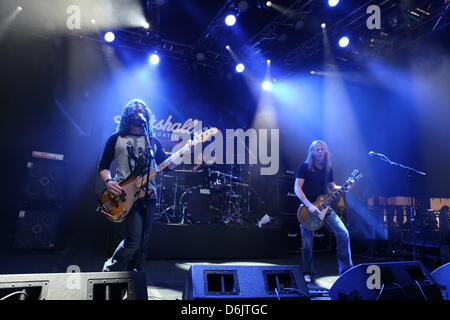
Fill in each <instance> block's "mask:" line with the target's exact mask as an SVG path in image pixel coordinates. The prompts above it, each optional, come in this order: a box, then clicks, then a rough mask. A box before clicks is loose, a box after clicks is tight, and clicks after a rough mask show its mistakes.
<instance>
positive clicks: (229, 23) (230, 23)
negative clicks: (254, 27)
mask: <svg viewBox="0 0 450 320" xmlns="http://www.w3.org/2000/svg"><path fill="white" fill-rule="evenodd" d="M225 24H226V25H227V26H229V27H231V26H234V25H235V24H236V16H235V15H234V14H229V15H227V16H226V17H225Z"/></svg>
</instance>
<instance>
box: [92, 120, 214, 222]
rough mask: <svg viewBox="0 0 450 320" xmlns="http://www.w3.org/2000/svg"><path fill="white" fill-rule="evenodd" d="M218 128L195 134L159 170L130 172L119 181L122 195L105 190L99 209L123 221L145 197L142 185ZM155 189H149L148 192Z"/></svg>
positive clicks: (107, 216)
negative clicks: (114, 194) (142, 173)
mask: <svg viewBox="0 0 450 320" xmlns="http://www.w3.org/2000/svg"><path fill="white" fill-rule="evenodd" d="M217 132H218V129H217V128H210V129H207V130H205V131H203V132H202V133H199V134H197V135H195V136H194V138H193V139H191V140H189V141H188V142H187V143H186V145H185V146H183V147H182V148H181V149H180V150H178V151H177V152H175V153H173V154H172V155H171V156H170V157H168V158H167V159H166V160H164V161H163V162H161V163H160V164H159V165H158V169H157V170H151V171H150V172H149V173H148V174H144V175H143V176H141V175H140V174H139V173H138V172H134V173H132V174H130V175H129V176H128V177H127V178H126V179H125V180H123V181H122V182H120V183H119V185H120V186H121V187H122V189H123V190H124V191H123V192H122V193H121V194H120V195H118V196H113V195H111V194H110V193H109V192H108V190H106V189H105V190H103V192H102V193H101V195H100V197H99V199H98V208H97V211H99V212H100V213H102V214H104V215H105V217H106V218H107V219H108V220H111V221H113V222H122V221H123V220H125V218H126V217H127V216H128V214H129V213H130V211H131V209H132V207H133V205H134V203H135V202H136V200H138V199H140V198H143V197H144V196H145V195H146V193H145V191H144V190H142V187H143V186H145V185H146V184H147V179H152V178H153V177H155V176H156V175H157V174H158V173H160V172H161V171H163V170H164V169H165V168H166V167H167V166H168V165H169V164H170V163H171V162H173V160H175V159H177V158H180V157H181V156H182V155H183V154H185V153H188V152H190V151H191V147H192V146H194V145H196V144H198V143H203V142H205V141H207V140H208V139H209V138H210V137H211V136H213V135H215V134H217ZM152 192H153V190H152V189H149V190H148V194H150V195H151V194H152Z"/></svg>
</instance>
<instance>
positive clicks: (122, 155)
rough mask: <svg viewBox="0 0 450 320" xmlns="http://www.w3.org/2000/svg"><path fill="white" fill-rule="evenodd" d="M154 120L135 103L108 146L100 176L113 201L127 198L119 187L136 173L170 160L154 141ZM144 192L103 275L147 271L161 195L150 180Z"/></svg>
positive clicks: (142, 104)
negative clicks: (151, 234)
mask: <svg viewBox="0 0 450 320" xmlns="http://www.w3.org/2000/svg"><path fill="white" fill-rule="evenodd" d="M150 117H151V112H150V109H149V108H148V107H147V106H146V104H145V102H144V101H142V100H138V99H134V100H131V101H130V102H128V103H127V105H126V106H125V108H124V109H123V112H122V118H121V120H120V123H119V126H118V128H117V133H115V134H113V135H112V136H111V137H109V139H108V141H107V142H106V145H105V148H104V151H103V154H102V157H101V160H100V163H99V166H98V173H99V177H100V179H102V181H103V182H104V183H105V187H106V190H107V192H108V193H109V194H110V195H111V196H112V197H119V196H121V195H125V192H124V189H123V188H122V187H121V186H120V185H119V183H120V182H122V181H124V180H125V179H126V178H127V177H128V176H130V175H131V174H132V173H136V172H137V173H138V174H139V175H141V176H144V175H145V173H146V172H148V168H149V166H150V168H151V169H152V170H153V169H156V168H157V165H159V164H160V163H161V162H163V161H164V160H165V159H166V158H167V155H166V154H165V152H164V150H163V147H162V145H161V142H159V140H158V139H156V138H154V137H152V130H151V127H150ZM148 142H149V143H150V146H148V144H149V143H148ZM113 160H114V161H115V164H116V175H115V177H114V179H112V177H111V174H110V171H109V170H110V166H111V163H112V161H113ZM173 167H175V164H173V165H172V163H170V165H169V168H170V169H172V168H173ZM142 189H143V190H144V191H145V192H146V194H145V195H146V196H145V197H142V198H140V199H138V200H137V201H136V202H135V203H134V205H133V208H132V209H131V211H130V212H129V214H128V216H127V219H125V224H126V228H125V229H126V236H125V239H123V240H122V242H121V243H120V244H119V245H118V246H117V248H116V250H115V252H114V254H113V256H112V257H111V258H110V259H108V260H107V261H106V262H105V264H104V266H103V271H132V270H137V271H139V270H142V268H143V264H144V261H145V258H146V255H147V251H148V247H149V238H150V231H151V227H152V222H153V216H154V214H155V211H156V194H157V193H156V183H155V181H154V179H148V183H146V184H145V185H143V186H142ZM128 197H130V195H128Z"/></svg>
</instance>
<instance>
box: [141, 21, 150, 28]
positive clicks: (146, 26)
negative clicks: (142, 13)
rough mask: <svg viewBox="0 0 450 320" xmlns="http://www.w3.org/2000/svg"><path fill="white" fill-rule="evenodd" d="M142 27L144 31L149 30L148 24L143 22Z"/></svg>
mask: <svg viewBox="0 0 450 320" xmlns="http://www.w3.org/2000/svg"><path fill="white" fill-rule="evenodd" d="M142 26H143V27H144V29H149V28H150V24H149V23H148V22H144V24H143V25H142Z"/></svg>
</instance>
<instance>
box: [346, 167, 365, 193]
mask: <svg viewBox="0 0 450 320" xmlns="http://www.w3.org/2000/svg"><path fill="white" fill-rule="evenodd" d="M362 177H363V175H362V173H361V171H359V170H358V169H355V170H353V171H352V174H351V175H350V177H349V178H348V179H347V180H346V181H345V183H344V185H343V186H342V187H343V188H344V191H348V190H349V188H350V187H351V186H352V185H353V184H354V183H355V182H356V181H358V180H359V179H361V178H362Z"/></svg>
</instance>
